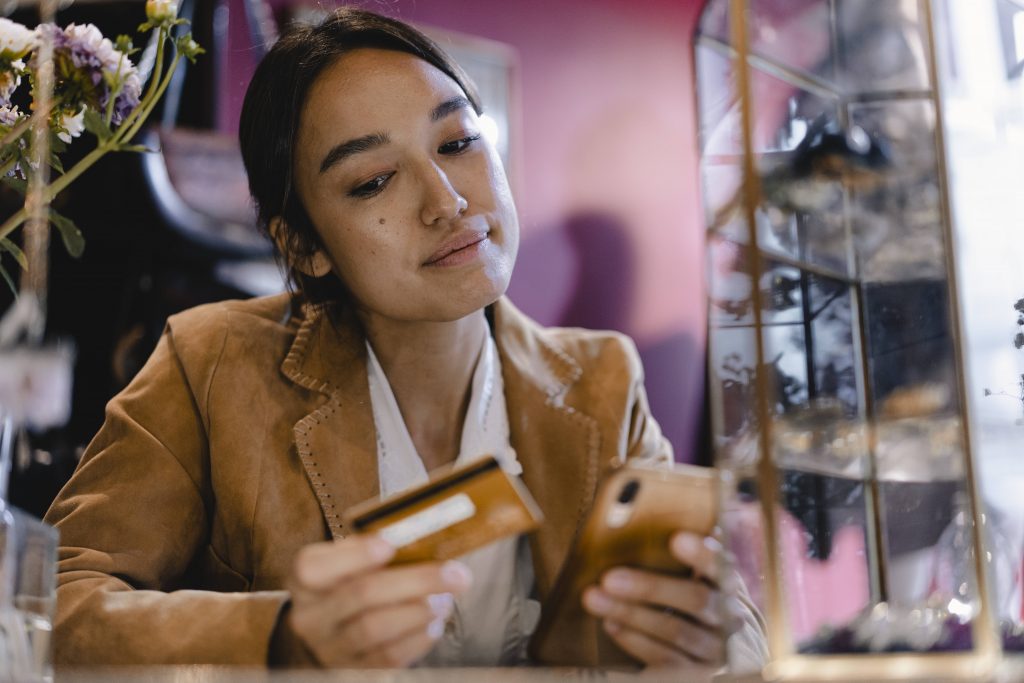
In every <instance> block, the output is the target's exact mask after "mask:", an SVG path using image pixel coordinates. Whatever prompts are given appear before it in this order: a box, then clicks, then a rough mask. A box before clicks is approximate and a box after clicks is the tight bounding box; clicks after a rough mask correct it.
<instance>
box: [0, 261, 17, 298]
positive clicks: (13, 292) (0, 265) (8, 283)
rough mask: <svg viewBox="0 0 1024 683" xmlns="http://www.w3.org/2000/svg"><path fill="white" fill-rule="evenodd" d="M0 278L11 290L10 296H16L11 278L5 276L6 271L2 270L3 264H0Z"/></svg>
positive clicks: (15, 288)
mask: <svg viewBox="0 0 1024 683" xmlns="http://www.w3.org/2000/svg"><path fill="white" fill-rule="evenodd" d="M0 277H2V278H3V279H4V282H6V283H7V287H8V289H10V290H11V294H13V295H14V296H18V289H17V287H15V286H14V280H12V279H11V276H10V275H8V274H7V269H6V268H4V264H3V263H0Z"/></svg>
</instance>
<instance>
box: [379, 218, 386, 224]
mask: <svg viewBox="0 0 1024 683" xmlns="http://www.w3.org/2000/svg"><path fill="white" fill-rule="evenodd" d="M377 222H378V223H380V224H381V225H384V222H385V221H384V219H383V218H381V219H380V220H378V221H377Z"/></svg>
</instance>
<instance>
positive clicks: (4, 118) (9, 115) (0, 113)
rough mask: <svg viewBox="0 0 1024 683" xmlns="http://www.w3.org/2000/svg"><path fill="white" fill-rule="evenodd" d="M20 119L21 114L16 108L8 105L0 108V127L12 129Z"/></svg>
mask: <svg viewBox="0 0 1024 683" xmlns="http://www.w3.org/2000/svg"><path fill="white" fill-rule="evenodd" d="M20 117H21V112H20V111H18V108H17V107H15V106H13V105H9V104H5V105H2V106H0V126H2V127H4V128H8V129H10V128H13V127H14V124H16V123H17V122H18V119H19V118H20Z"/></svg>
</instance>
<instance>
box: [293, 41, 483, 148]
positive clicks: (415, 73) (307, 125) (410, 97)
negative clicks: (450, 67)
mask: <svg viewBox="0 0 1024 683" xmlns="http://www.w3.org/2000/svg"><path fill="white" fill-rule="evenodd" d="M462 94H464V93H463V92H462V89H461V88H460V87H459V85H458V83H456V82H455V81H454V80H452V79H451V78H450V77H449V76H447V75H446V74H445V73H444V72H443V71H441V70H440V69H438V68H437V67H435V66H434V65H432V64H430V63H429V62H427V61H425V60H423V59H420V58H419V57H415V56H413V55H411V54H407V53H405V52H396V51H394V50H379V49H373V48H360V49H357V50H352V51H351V52H347V53H345V54H343V55H342V56H341V57H339V58H338V59H336V60H335V61H334V62H332V63H331V64H330V65H329V66H328V67H327V68H325V69H324V71H323V72H322V73H321V74H320V75H319V76H318V77H317V79H316V81H314V82H313V86H312V87H311V88H310V90H309V94H308V95H307V97H306V102H305V105H304V107H303V111H302V117H301V118H300V124H299V138H300V141H301V140H302V139H303V138H305V139H306V142H312V143H315V142H317V141H322V142H323V143H324V144H332V145H333V144H337V143H338V142H341V141H343V140H344V139H347V138H350V137H358V136H362V135H367V134H369V133H373V132H377V131H384V132H388V133H392V132H395V131H392V130H390V128H391V127H392V126H396V125H399V124H401V123H402V122H403V121H404V120H406V119H407V118H409V117H413V118H416V119H423V122H424V123H429V115H430V111H431V110H432V109H433V108H434V107H435V106H437V105H438V104H440V103H441V102H443V101H444V100H446V99H448V98H451V97H453V96H455V95H462Z"/></svg>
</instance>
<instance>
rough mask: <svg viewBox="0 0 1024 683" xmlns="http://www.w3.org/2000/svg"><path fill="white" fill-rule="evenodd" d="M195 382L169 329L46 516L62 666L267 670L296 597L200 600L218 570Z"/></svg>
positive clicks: (210, 596) (217, 595) (113, 405)
mask: <svg viewBox="0 0 1024 683" xmlns="http://www.w3.org/2000/svg"><path fill="white" fill-rule="evenodd" d="M224 334H226V332H225V333H224ZM218 341H219V342H220V343H221V344H222V343H223V342H222V339H220V340H218ZM211 358H215V356H212V355H211ZM215 368H216V364H215V363H212V364H211V367H210V369H209V370H208V374H209V375H210V376H212V373H213V372H214V371H215ZM200 374H202V371H201V372H200ZM192 379H193V383H195V384H196V385H197V386H193V384H192V383H190V381H189V375H188V374H187V373H186V372H185V369H184V367H183V365H182V362H181V360H180V358H179V356H178V354H177V353H176V352H175V348H174V341H173V335H172V334H171V333H170V332H169V331H165V333H164V335H163V337H162V338H161V340H160V342H159V345H158V346H157V349H156V351H155V352H154V353H153V355H152V357H151V358H150V359H149V361H148V362H147V364H146V366H145V367H144V368H143V370H142V371H141V372H140V373H139V375H138V376H137V377H136V378H135V380H133V382H132V383H131V384H130V385H129V386H128V387H127V388H126V389H125V390H124V391H123V392H121V393H120V394H119V395H118V396H116V397H115V398H114V399H113V400H112V401H111V402H110V404H109V405H108V406H107V413H106V420H105V423H104V425H103V427H102V429H101V430H100V432H99V434H97V436H96V438H95V439H93V441H92V443H91V444H90V445H89V447H88V449H87V450H86V453H85V455H84V457H83V459H82V462H81V463H80V464H79V466H78V468H77V470H76V471H75V474H74V475H73V476H72V478H71V480H70V481H69V482H68V484H67V485H66V486H65V487H64V489H63V490H62V491H61V493H60V494H59V495H58V497H57V499H56V500H55V501H54V503H53V505H52V506H51V508H50V510H49V512H48V513H47V515H46V521H47V522H48V523H50V524H53V525H54V526H55V527H56V528H57V529H58V531H59V532H60V548H59V554H58V576H57V584H58V588H57V615H56V621H55V624H54V644H55V659H56V662H57V663H58V665H67V666H83V665H101V664H141V665H144V664H172V663H193V664H194V663H215V664H247V665H253V666H263V665H265V664H266V661H267V649H268V645H269V641H270V635H271V632H272V630H273V628H274V625H275V622H276V619H277V617H278V613H279V611H280V610H281V607H282V606H283V604H284V603H285V600H286V598H287V595H286V593H284V592H252V593H246V592H236V593H222V592H216V591H214V590H195V589H194V588H196V586H195V583H194V578H191V577H192V575H193V573H192V570H193V568H194V567H196V566H198V565H199V564H205V565H206V566H210V565H211V563H213V564H214V566H216V563H218V562H219V559H218V558H216V555H215V554H213V550H212V549H211V548H210V547H209V522H210V509H211V505H212V504H213V495H212V492H211V489H210V481H209V453H208V447H207V437H206V433H207V432H206V426H205V425H204V420H203V416H202V415H201V411H200V409H199V407H198V405H199V403H198V402H197V400H196V396H197V395H201V394H199V393H198V392H201V391H203V390H204V389H203V388H202V387H203V384H202V383H201V382H196V380H195V378H194V377H193V378H192ZM200 379H201V378H200ZM205 386H208V383H206V384H205ZM211 555H212V557H211ZM220 567H221V569H222V571H223V572H225V573H231V572H233V570H231V569H230V568H229V567H227V565H224V564H223V563H222V562H220ZM236 576H237V575H236ZM239 578H241V577H239ZM243 585H244V584H243ZM203 587H204V588H205V587H206V586H203ZM237 588H239V584H238V583H237V582H236V585H235V589H237Z"/></svg>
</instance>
